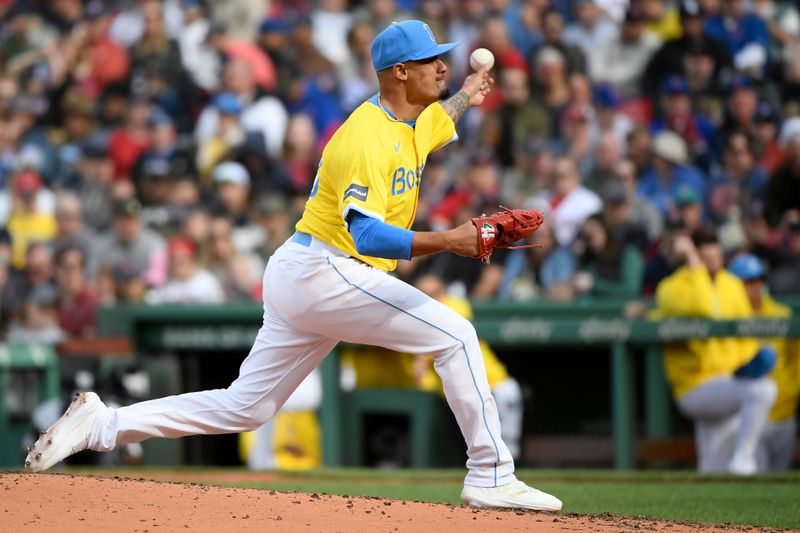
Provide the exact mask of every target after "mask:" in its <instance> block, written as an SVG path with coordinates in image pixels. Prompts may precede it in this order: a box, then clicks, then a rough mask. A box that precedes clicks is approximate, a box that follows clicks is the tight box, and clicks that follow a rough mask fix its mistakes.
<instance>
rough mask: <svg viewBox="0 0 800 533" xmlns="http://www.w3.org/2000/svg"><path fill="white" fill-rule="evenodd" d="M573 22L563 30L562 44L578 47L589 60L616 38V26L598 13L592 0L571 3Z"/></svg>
mask: <svg viewBox="0 0 800 533" xmlns="http://www.w3.org/2000/svg"><path fill="white" fill-rule="evenodd" d="M572 10H573V13H574V16H575V22H573V23H572V24H570V25H569V26H567V28H566V29H565V30H564V42H565V43H567V44H571V45H573V46H577V47H579V48H580V49H581V50H582V51H583V54H584V56H585V57H587V58H590V57H592V56H593V55H594V54H595V53H597V50H601V49H602V48H603V46H605V44H606V43H608V42H610V41H612V40H614V39H615V38H616V37H617V34H618V30H617V27H616V25H615V24H614V23H613V22H612V21H611V20H610V19H609V18H608V17H606V16H605V14H603V12H602V11H600V8H599V7H598V6H597V4H596V3H595V1H594V0H576V1H574V2H572Z"/></svg>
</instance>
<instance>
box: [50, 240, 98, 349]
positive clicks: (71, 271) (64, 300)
mask: <svg viewBox="0 0 800 533" xmlns="http://www.w3.org/2000/svg"><path fill="white" fill-rule="evenodd" d="M55 263H56V276H55V277H56V290H57V291H58V323H59V326H61V329H62V330H64V331H65V332H66V333H67V335H69V337H70V338H84V339H85V338H89V337H92V336H93V335H94V312H95V308H96V307H97V298H96V296H95V295H94V293H93V292H92V290H91V289H90V287H89V285H88V283H87V282H86V257H85V255H84V253H83V250H81V249H80V248H79V247H78V246H73V245H69V246H66V247H64V248H62V249H61V250H59V251H58V253H57V254H56V261H55Z"/></svg>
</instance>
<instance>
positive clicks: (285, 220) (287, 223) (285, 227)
mask: <svg viewBox="0 0 800 533" xmlns="http://www.w3.org/2000/svg"><path fill="white" fill-rule="evenodd" d="M257 209H258V215H257V216H258V222H259V224H260V225H261V228H262V229H263V230H264V234H265V239H264V244H263V245H262V246H261V247H260V249H259V250H258V251H259V254H260V255H261V257H262V259H263V260H264V261H265V262H266V261H269V258H270V257H271V256H272V254H274V253H275V251H276V250H277V249H278V248H280V246H281V245H282V244H283V243H284V242H285V241H286V239H287V238H289V236H290V235H291V233H292V229H293V225H292V217H291V212H290V210H289V205H288V203H287V201H286V199H285V198H284V197H282V196H280V195H276V194H267V195H264V196H262V197H261V198H259V200H258V205H257Z"/></svg>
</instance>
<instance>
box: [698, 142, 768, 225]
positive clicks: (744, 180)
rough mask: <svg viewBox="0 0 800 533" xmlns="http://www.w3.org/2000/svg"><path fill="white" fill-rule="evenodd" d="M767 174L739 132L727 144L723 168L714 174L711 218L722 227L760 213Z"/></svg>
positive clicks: (710, 209)
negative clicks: (731, 221)
mask: <svg viewBox="0 0 800 533" xmlns="http://www.w3.org/2000/svg"><path fill="white" fill-rule="evenodd" d="M767 179H768V177H767V174H766V172H764V170H763V169H761V168H759V167H757V166H756V165H755V154H754V153H753V145H752V141H751V139H750V137H748V136H747V135H744V134H743V133H740V132H737V133H734V134H733V135H731V136H730V137H728V138H727V139H726V140H725V146H724V147H723V149H722V165H721V166H720V167H719V168H718V169H717V170H716V171H715V172H714V173H712V174H711V179H710V181H709V194H708V214H709V216H710V217H711V219H712V220H713V221H714V222H715V223H717V224H721V223H724V222H726V221H729V220H731V218H735V219H738V218H739V217H741V216H742V215H743V214H744V213H750V212H753V211H754V210H756V209H761V206H763V201H764V188H765V187H766V184H767Z"/></svg>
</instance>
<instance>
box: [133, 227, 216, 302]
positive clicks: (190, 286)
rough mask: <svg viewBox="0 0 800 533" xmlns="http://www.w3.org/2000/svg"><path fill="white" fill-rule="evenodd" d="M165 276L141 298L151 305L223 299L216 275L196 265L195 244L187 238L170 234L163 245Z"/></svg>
mask: <svg viewBox="0 0 800 533" xmlns="http://www.w3.org/2000/svg"><path fill="white" fill-rule="evenodd" d="M167 254H168V257H169V279H168V280H167V282H166V283H164V285H162V286H160V287H157V288H154V289H151V290H150V291H148V293H147V294H146V295H145V301H146V302H147V303H151V304H165V303H173V304H198V303H219V302H222V301H223V300H224V298H225V294H224V292H223V289H222V287H221V286H220V284H219V281H218V280H217V278H216V277H215V276H214V275H213V274H211V273H210V272H208V271H207V270H205V269H204V268H201V267H200V266H199V265H198V264H197V246H196V245H195V244H194V243H193V242H192V241H190V240H189V239H188V238H187V237H182V236H178V237H173V238H171V239H170V240H169V243H168V245H167Z"/></svg>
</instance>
